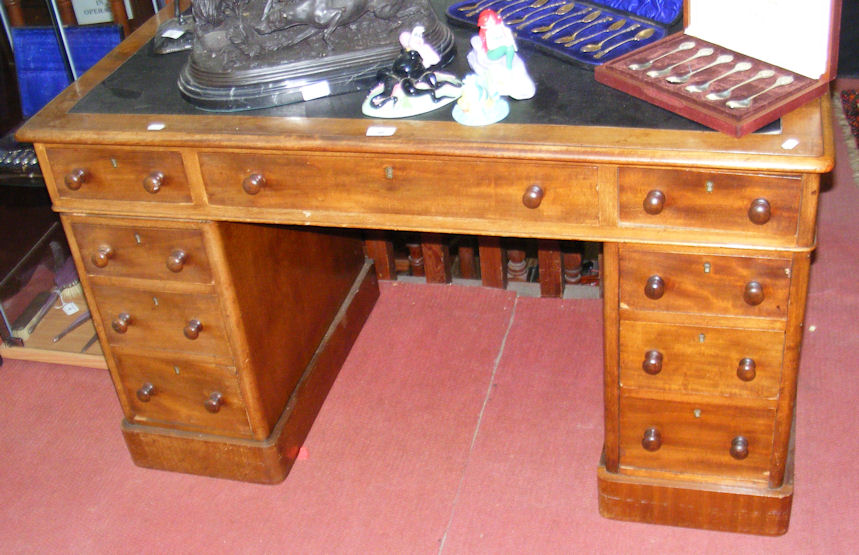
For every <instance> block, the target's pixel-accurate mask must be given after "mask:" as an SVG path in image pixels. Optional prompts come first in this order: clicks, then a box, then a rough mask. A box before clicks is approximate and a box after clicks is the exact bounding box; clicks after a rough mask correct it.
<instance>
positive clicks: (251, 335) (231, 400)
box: [63, 214, 378, 483]
mask: <svg viewBox="0 0 859 555" xmlns="http://www.w3.org/2000/svg"><path fill="white" fill-rule="evenodd" d="M63 222H64V225H65V227H66V231H67V235H68V236H69V239H70V244H71V245H72V246H73V251H74V256H75V258H76V261H77V264H78V268H79V269H80V274H81V276H82V281H83V284H84V288H85V290H86V292H87V295H88V297H89V299H90V300H91V301H92V302H91V303H90V305H91V308H92V311H93V314H94V319H95V322H96V327H97V330H98V332H99V335H100V337H101V340H102V344H103V345H104V346H105V353H106V354H107V358H108V366H109V367H110V369H111V374H112V377H113V380H114V384H115V386H116V389H117V393H118V395H119V399H120V403H121V404H122V407H123V410H124V413H125V419H124V422H123V433H124V435H125V439H126V443H127V445H128V447H129V450H130V452H131V455H132V458H133V459H134V461H135V463H137V464H138V465H140V466H145V467H152V468H159V469H165V470H174V471H180V472H189V473H194V474H203V475H209V476H215V477H222V478H232V479H237V480H245V481H252V482H262V483H272V482H279V481H281V480H283V478H285V477H286V474H287V473H288V471H289V468H290V467H291V464H292V462H293V461H294V460H295V457H296V455H297V453H298V449H299V447H300V446H301V443H302V442H303V440H304V437H305V436H306V434H307V432H308V431H309V429H310V425H311V424H312V422H313V419H314V418H315V415H316V413H317V412H318V410H319V408H320V407H321V405H322V401H323V400H324V399H325V395H326V394H327V392H328V389H329V388H330V386H331V384H332V383H333V380H334V378H335V377H336V375H337V372H338V371H339V368H340V365H341V364H342V363H343V361H344V360H345V357H346V355H347V354H348V352H349V349H350V348H351V345H352V343H353V342H354V340H355V338H356V337H357V334H358V331H360V329H361V326H362V325H363V323H364V321H365V320H366V318H367V316H368V315H369V312H370V310H371V309H372V307H373V305H374V303H375V300H376V298H377V297H378V286H377V284H376V278H375V273H374V272H373V271H372V262H370V261H368V260H365V258H364V255H363V250H362V242H361V240H360V238H359V237H358V236H357V235H355V234H354V233H351V232H344V231H327V230H304V229H293V228H289V227H284V226H275V225H249V224H239V223H226V222H193V221H167V220H153V219H130V218H113V217H97V216H84V215H77V214H64V215H63ZM311 284H312V286H311Z"/></svg>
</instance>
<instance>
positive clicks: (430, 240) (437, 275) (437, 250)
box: [421, 233, 451, 283]
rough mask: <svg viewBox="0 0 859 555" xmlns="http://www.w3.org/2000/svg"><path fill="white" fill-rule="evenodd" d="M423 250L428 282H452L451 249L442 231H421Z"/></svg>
mask: <svg viewBox="0 0 859 555" xmlns="http://www.w3.org/2000/svg"><path fill="white" fill-rule="evenodd" d="M421 250H422V251H423V255H424V271H425V274H426V277H427V283H450V279H451V260H450V249H449V248H448V246H447V244H445V241H444V236H443V235H442V234H440V233H421Z"/></svg>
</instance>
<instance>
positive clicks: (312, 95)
mask: <svg viewBox="0 0 859 555" xmlns="http://www.w3.org/2000/svg"><path fill="white" fill-rule="evenodd" d="M330 94H331V87H329V86H328V81H320V82H318V83H313V84H312V85H307V86H306V87H301V98H302V99H304V100H305V101H308V100H314V99H316V98H324V97H326V96H328V95H330Z"/></svg>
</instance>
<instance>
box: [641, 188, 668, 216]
mask: <svg viewBox="0 0 859 555" xmlns="http://www.w3.org/2000/svg"><path fill="white" fill-rule="evenodd" d="M663 208H665V193H663V192H662V191H660V190H659V189H654V190H652V191H650V192H649V193H647V196H646V197H644V211H645V212H647V213H648V214H651V215H653V216H655V215H656V214H659V213H660V212H662V209H663Z"/></svg>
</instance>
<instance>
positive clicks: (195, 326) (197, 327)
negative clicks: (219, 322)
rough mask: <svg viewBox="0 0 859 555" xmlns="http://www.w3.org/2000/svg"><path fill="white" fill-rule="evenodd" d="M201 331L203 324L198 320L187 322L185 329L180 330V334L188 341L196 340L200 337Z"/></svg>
mask: <svg viewBox="0 0 859 555" xmlns="http://www.w3.org/2000/svg"><path fill="white" fill-rule="evenodd" d="M201 331H203V324H202V323H201V322H200V321H199V320H196V319H194V320H189V321H188V323H187V324H185V327H184V328H183V329H182V333H184V334H185V337H187V338H188V339H197V338H198V337H200V332H201Z"/></svg>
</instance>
